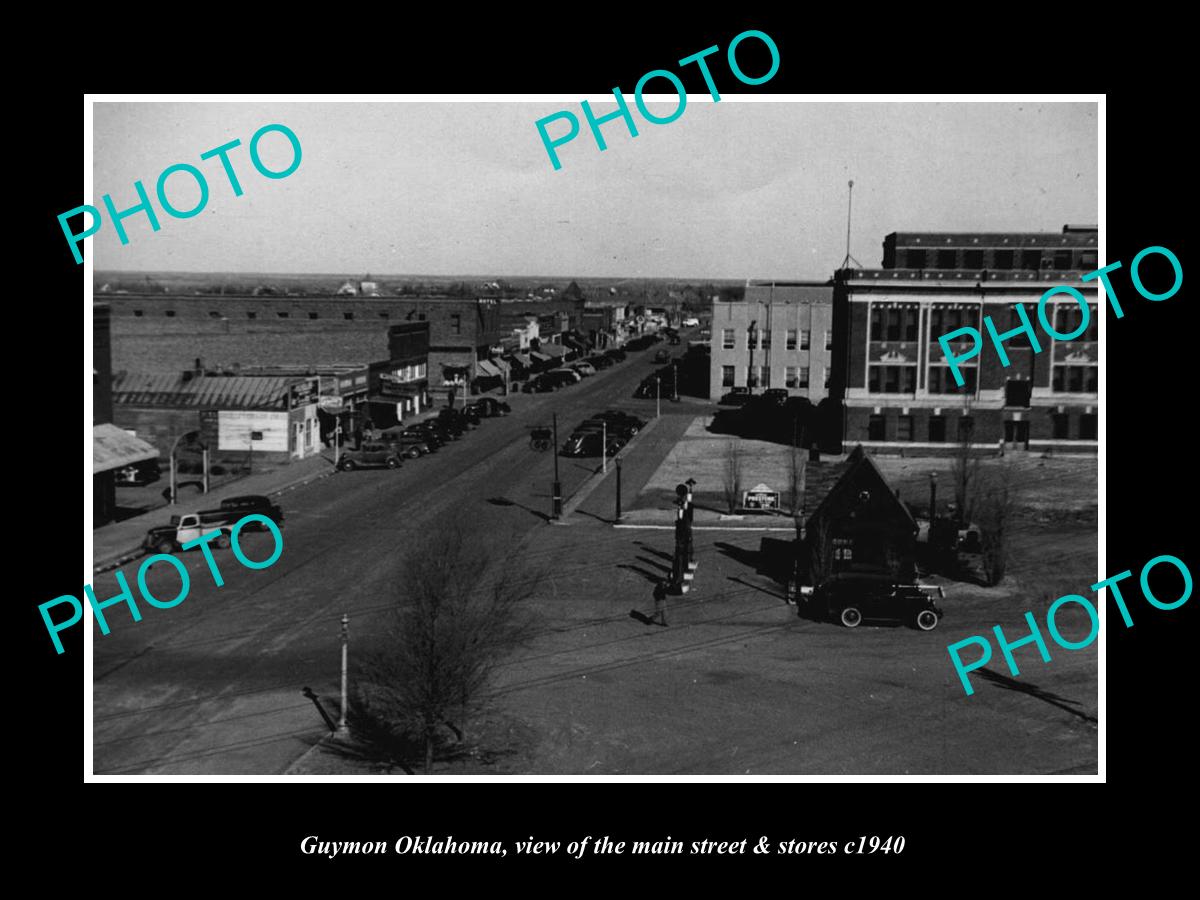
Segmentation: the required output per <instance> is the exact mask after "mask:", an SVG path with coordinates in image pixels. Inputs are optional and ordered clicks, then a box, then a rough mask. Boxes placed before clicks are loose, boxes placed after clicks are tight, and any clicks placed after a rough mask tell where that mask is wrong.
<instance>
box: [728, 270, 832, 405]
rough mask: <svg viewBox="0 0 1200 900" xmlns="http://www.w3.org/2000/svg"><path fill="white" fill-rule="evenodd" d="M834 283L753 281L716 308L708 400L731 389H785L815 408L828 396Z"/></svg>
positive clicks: (830, 372)
mask: <svg viewBox="0 0 1200 900" xmlns="http://www.w3.org/2000/svg"><path fill="white" fill-rule="evenodd" d="M833 345H834V332H833V282H832V281H826V282H817V281H788V282H775V281H752V282H749V283H748V284H747V285H746V293H745V296H744V297H743V298H742V299H740V300H721V299H716V300H714V301H713V304H712V341H711V348H712V357H711V363H710V370H709V390H708V395H709V397H711V398H713V399H716V398H718V397H720V396H721V395H722V394H723V393H725V392H726V391H728V390H729V389H730V388H732V387H748V388H750V389H751V393H756V392H761V391H763V390H765V389H767V388H784V389H786V390H787V392H788V394H790V395H792V396H797V397H808V398H809V399H811V400H812V401H813V402H814V403H815V402H817V401H818V400H820V399H821V398H823V397H825V396H827V395H828V394H829V387H830V384H831V381H832V370H831V366H830V363H831V359H832V351H833Z"/></svg>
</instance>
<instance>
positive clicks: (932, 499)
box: [929, 472, 938, 525]
mask: <svg viewBox="0 0 1200 900" xmlns="http://www.w3.org/2000/svg"><path fill="white" fill-rule="evenodd" d="M937 478H938V473H937V472H930V473H929V522H930V524H931V525H932V524H933V520H934V519H936V518H937Z"/></svg>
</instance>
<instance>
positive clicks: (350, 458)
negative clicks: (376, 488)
mask: <svg viewBox="0 0 1200 900" xmlns="http://www.w3.org/2000/svg"><path fill="white" fill-rule="evenodd" d="M510 412H512V408H511V407H510V406H509V405H508V404H507V403H505V402H504V401H503V400H497V399H496V398H495V397H482V398H480V399H479V400H476V401H474V402H472V403H468V404H467V405H466V406H463V407H459V408H457V409H450V408H446V409H442V410H439V411H438V414H437V416H435V417H433V418H431V419H426V420H424V421H423V422H417V423H415V424H413V425H395V426H393V427H391V428H384V429H382V430H381V431H377V432H374V433H373V435H372V437H371V439H370V440H367V441H364V442H363V444H362V446H361V447H358V448H357V449H351V450H345V451H343V452H342V454H341V456H340V457H339V459H338V469H340V470H341V471H343V472H350V471H353V470H354V469H369V468H388V469H398V468H400V466H401V465H403V463H404V460H405V459H420V458H421V457H422V456H426V455H428V454H430V453H436V452H437V451H438V449H440V448H441V447H444V446H446V444H448V443H450V442H451V441H457V440H460V439H461V438H462V437H463V436H464V435H467V434H469V433H470V432H472V431H474V430H475V429H476V428H478V427H479V423H480V422H481V421H482V420H483V419H490V418H493V417H495V416H507V415H508V414H509V413H510Z"/></svg>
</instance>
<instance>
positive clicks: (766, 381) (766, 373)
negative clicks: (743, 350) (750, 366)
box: [759, 366, 771, 388]
mask: <svg viewBox="0 0 1200 900" xmlns="http://www.w3.org/2000/svg"><path fill="white" fill-rule="evenodd" d="M759 368H760V370H761V371H762V386H763V387H765V388H769V387H770V386H771V367H770V366H760V367H759Z"/></svg>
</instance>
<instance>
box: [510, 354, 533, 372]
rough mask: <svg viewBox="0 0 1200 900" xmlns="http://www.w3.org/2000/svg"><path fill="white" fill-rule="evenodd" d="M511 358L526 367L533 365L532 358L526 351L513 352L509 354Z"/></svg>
mask: <svg viewBox="0 0 1200 900" xmlns="http://www.w3.org/2000/svg"><path fill="white" fill-rule="evenodd" d="M511 358H512V359H513V360H514V361H516V362H517V363H520V364H521V365H522V366H524V367H525V368H527V369H528V368H529V367H530V366H532V365H533V360H532V359H530V358H529V355H528V354H526V353H513V354H511Z"/></svg>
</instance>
